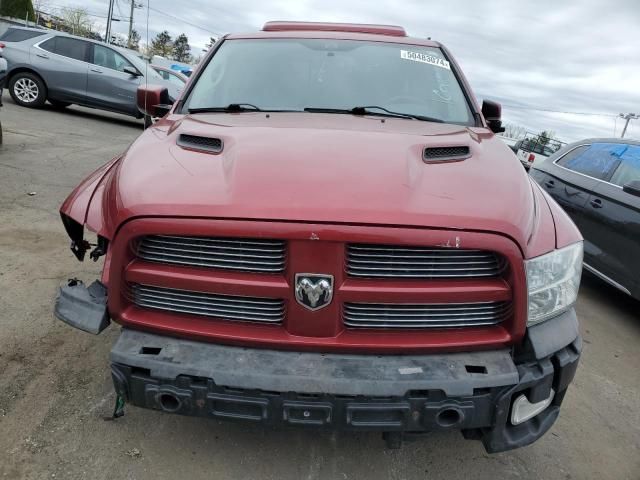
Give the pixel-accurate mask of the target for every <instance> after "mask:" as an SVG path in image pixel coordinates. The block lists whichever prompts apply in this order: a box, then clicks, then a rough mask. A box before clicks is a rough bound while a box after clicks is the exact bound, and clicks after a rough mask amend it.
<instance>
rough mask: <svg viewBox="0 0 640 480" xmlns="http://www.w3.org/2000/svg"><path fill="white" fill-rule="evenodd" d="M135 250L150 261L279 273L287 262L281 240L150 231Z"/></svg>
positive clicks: (284, 247)
mask: <svg viewBox="0 0 640 480" xmlns="http://www.w3.org/2000/svg"><path fill="white" fill-rule="evenodd" d="M136 251H137V254H138V257H139V258H141V259H143V260H146V261H149V262H157V263H166V264H173V265H184V266H191V267H206V268H216V269H221V270H241V271H246V272H256V273H280V272H282V271H283V270H284V267H285V263H286V243H285V242H284V241H282V240H262V239H246V238H216V237H183V236H175V235H149V236H146V237H143V238H142V239H141V240H140V241H139V243H138V245H137V249H136Z"/></svg>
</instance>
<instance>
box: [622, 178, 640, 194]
mask: <svg viewBox="0 0 640 480" xmlns="http://www.w3.org/2000/svg"><path fill="white" fill-rule="evenodd" d="M622 191H623V192H627V193H628V194H630V195H635V196H636V197H640V180H631V181H630V182H629V183H626V184H625V185H624V186H623V187H622Z"/></svg>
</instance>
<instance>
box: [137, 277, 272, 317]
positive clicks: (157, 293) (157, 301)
mask: <svg viewBox="0 0 640 480" xmlns="http://www.w3.org/2000/svg"><path fill="white" fill-rule="evenodd" d="M129 296H130V300H131V302H132V303H133V304H135V305H137V306H139V307H143V308H150V309H156V310H165V311H169V312H176V313H188V314H192V315H202V316H206V317H216V318H221V319H224V320H240V321H248V322H261V323H269V324H280V323H282V321H283V320H284V315H285V306H284V300H281V299H274V298H263V297H242V296H237V295H218V294H212V293H204V292H196V291H191V290H179V289H175V288H165V287H155V286H151V285H141V284H132V285H130V288H129Z"/></svg>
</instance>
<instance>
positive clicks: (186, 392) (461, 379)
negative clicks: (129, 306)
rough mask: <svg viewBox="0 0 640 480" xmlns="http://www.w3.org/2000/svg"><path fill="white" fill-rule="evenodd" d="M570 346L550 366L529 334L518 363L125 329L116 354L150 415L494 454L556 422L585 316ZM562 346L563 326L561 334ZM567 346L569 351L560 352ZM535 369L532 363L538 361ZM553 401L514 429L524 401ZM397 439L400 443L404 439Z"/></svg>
mask: <svg viewBox="0 0 640 480" xmlns="http://www.w3.org/2000/svg"><path fill="white" fill-rule="evenodd" d="M549 322H558V324H559V325H560V324H561V325H560V327H561V326H562V325H564V329H563V331H564V332H565V333H564V335H565V338H569V337H567V335H568V336H570V337H571V336H572V340H569V341H568V342H565V344H564V346H562V347H561V348H559V349H558V350H556V351H554V352H552V353H550V354H548V355H546V356H545V357H544V358H539V354H540V353H541V352H543V353H548V352H544V349H542V348H541V345H537V347H538V348H537V349H536V345H535V344H536V343H539V342H541V341H543V340H545V339H547V340H549V339H548V335H547V333H546V332H542V331H541V333H540V332H539V333H538V335H537V337H536V335H529V338H528V339H527V342H526V343H528V344H529V347H531V348H529V351H528V352H521V355H520V356H521V360H520V361H519V363H514V361H513V356H512V352H510V351H508V350H499V351H489V352H472V353H455V354H441V355H411V356H375V355H340V354H319V353H299V352H286V351H273V350H262V349H247V348H238V347H230V346H223V345H215V344H208V343H200V342H193V341H187V340H180V339H175V338H171V337H164V336H159V335H153V334H148V333H142V332H137V331H132V330H127V329H124V330H123V331H122V334H121V336H120V338H119V339H118V341H117V342H116V344H115V345H114V347H113V350H112V352H111V360H112V367H111V368H112V376H113V381H114V385H115V388H116V391H117V392H118V394H119V395H121V396H122V397H124V399H125V400H126V401H128V402H129V403H131V404H133V405H137V406H140V407H145V408H152V409H157V410H162V411H165V412H168V413H178V414H182V415H191V416H199V417H212V418H219V419H230V420H244V421H250V422H255V423H260V424H264V425H268V426H274V427H277V426H286V425H295V426H303V427H315V428H323V429H332V430H375V431H382V432H399V433H402V432H428V431H433V430H445V429H456V430H461V431H462V433H463V435H464V436H465V438H470V439H478V440H481V441H482V442H483V444H484V446H485V448H486V449H487V451H488V452H499V451H504V450H509V449H512V448H517V447H521V446H524V445H528V444H530V443H532V442H533V441H535V440H537V439H538V438H539V437H540V436H542V435H543V434H544V433H545V432H546V431H547V430H548V429H549V428H550V427H551V425H552V424H553V423H554V421H555V419H556V418H557V416H558V413H559V408H560V405H561V403H562V400H563V398H564V395H565V392H566V389H567V387H568V385H569V383H570V382H571V380H572V379H573V376H574V374H575V371H576V368H577V365H578V360H579V357H580V351H581V339H580V337H579V336H577V323H576V321H575V313H574V312H573V311H572V312H567V314H565V315H563V316H561V317H559V318H558V319H554V320H552V321H549ZM551 326H552V325H551V324H550V323H549V324H547V325H546V326H545V329H546V330H547V331H548V332H555V335H554V341H555V342H556V344H557V343H558V337H559V335H558V332H559V328H560V327H554V328H550V327H551ZM560 343H562V341H561V342H560ZM527 359H528V360H527ZM552 388H553V390H554V392H555V396H554V398H553V402H552V403H551V405H550V406H549V407H547V408H546V409H545V410H544V411H542V412H541V413H539V414H538V415H537V416H535V417H533V418H532V419H530V420H528V421H526V422H524V423H522V424H520V425H512V424H511V421H510V415H511V405H512V403H513V400H514V399H515V398H516V397H517V396H519V395H521V394H525V395H526V396H527V398H528V399H529V401H530V402H531V403H536V402H539V401H541V400H543V399H545V398H547V397H548V396H549V394H550V391H551V389H552ZM394 438H397V437H394Z"/></svg>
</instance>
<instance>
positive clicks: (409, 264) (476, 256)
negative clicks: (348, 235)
mask: <svg viewBox="0 0 640 480" xmlns="http://www.w3.org/2000/svg"><path fill="white" fill-rule="evenodd" d="M504 267H505V261H504V260H503V259H502V257H501V256H499V255H497V254H495V253H493V252H486V251H482V250H462V249H457V248H429V247H404V246H390V245H365V244H349V245H348V246H347V273H348V274H349V275H351V276H353V277H369V278H418V279H431V278H473V277H494V276H498V275H499V274H500V273H501V272H502V270H503V269H504Z"/></svg>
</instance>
